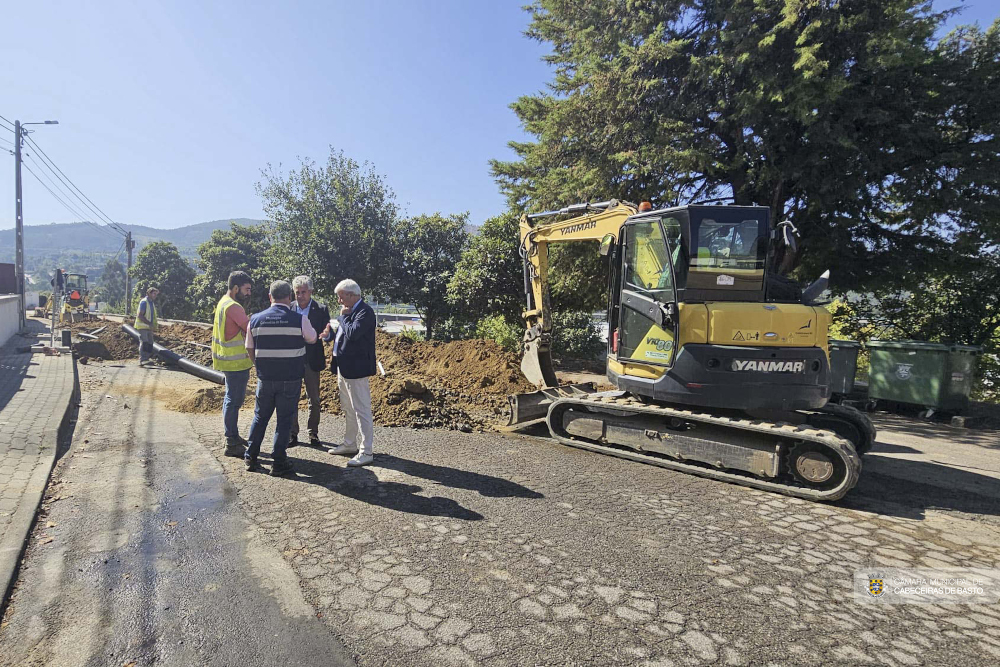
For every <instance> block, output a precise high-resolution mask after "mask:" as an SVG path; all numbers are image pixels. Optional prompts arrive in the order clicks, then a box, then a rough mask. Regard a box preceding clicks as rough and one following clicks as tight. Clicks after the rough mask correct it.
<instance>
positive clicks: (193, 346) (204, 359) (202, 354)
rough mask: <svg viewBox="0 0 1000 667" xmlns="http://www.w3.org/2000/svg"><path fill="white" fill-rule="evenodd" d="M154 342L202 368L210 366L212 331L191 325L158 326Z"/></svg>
mask: <svg viewBox="0 0 1000 667" xmlns="http://www.w3.org/2000/svg"><path fill="white" fill-rule="evenodd" d="M154 338H155V339H156V342H157V343H159V344H160V345H162V346H163V347H166V348H169V349H171V350H173V351H174V352H176V353H177V354H179V355H181V356H182V357H187V358H188V359H190V360H191V361H193V362H195V363H196V364H201V365H202V366H209V367H210V366H211V365H212V349H211V347H206V346H210V345H211V344H212V330H211V329H209V328H207V327H198V326H194V325H192V324H171V325H170V326H160V328H159V330H158V331H157V332H156V335H155V336H154Z"/></svg>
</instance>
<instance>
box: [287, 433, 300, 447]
mask: <svg viewBox="0 0 1000 667" xmlns="http://www.w3.org/2000/svg"><path fill="white" fill-rule="evenodd" d="M301 444H302V443H301V442H299V438H298V436H295V437H292V438H291V439H289V441H288V444H287V445H285V449H291V448H292V447H298V446H299V445H301Z"/></svg>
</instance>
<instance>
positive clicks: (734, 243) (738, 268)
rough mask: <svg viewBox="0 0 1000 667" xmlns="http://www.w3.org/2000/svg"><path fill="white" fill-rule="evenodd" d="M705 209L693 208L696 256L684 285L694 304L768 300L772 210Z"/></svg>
mask: <svg viewBox="0 0 1000 667" xmlns="http://www.w3.org/2000/svg"><path fill="white" fill-rule="evenodd" d="M701 208H702V209H703V210H698V209H695V208H694V207H692V210H691V223H690V224H691V229H690V232H689V243H690V246H691V252H690V253H689V255H690V256H689V257H688V258H687V259H688V262H687V267H686V274H685V279H684V280H683V281H682V284H680V285H679V287H681V288H682V289H684V291H685V296H686V297H687V298H688V299H690V300H693V301H702V300H706V301H711V300H730V301H731V300H762V299H763V293H764V265H765V262H766V260H767V244H768V239H769V238H770V236H769V234H770V231H769V228H768V219H767V212H766V211H767V209H762V208H761V207H721V206H719V207H716V206H712V207H701ZM754 293H756V295H754ZM686 300H687V299H686Z"/></svg>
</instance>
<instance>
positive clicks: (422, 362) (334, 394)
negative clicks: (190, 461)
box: [171, 331, 533, 431]
mask: <svg viewBox="0 0 1000 667" xmlns="http://www.w3.org/2000/svg"><path fill="white" fill-rule="evenodd" d="M192 333H194V332H187V334H186V335H190V334H192ZM172 335H173V336H174V337H175V339H179V338H180V337H176V335H175V334H172ZM184 340H196V339H195V338H192V337H187V338H184ZM327 347H328V349H327V359H328V360H329V356H330V354H331V350H330V349H329V346H327ZM375 347H376V355H377V357H378V360H379V361H380V362H381V363H382V367H383V368H384V369H385V372H386V374H385V376H382V375H376V376H374V377H372V378H371V391H372V415H373V417H374V419H375V423H376V424H379V425H381V426H409V427H415V428H421V427H430V428H448V429H459V430H463V431H467V430H483V429H489V428H492V427H494V426H495V425H497V424H499V423H500V422H502V421H504V418H505V415H506V410H507V395H508V394H511V393H517V392H522V391H531V390H532V389H533V387H532V386H531V385H530V384H528V382H527V380H525V379H524V377H523V376H522V375H521V371H520V370H519V368H518V363H519V362H518V359H517V357H515V356H514V355H512V354H510V353H509V352H506V351H504V350H503V349H502V348H501V347H500V346H499V345H497V344H496V343H494V342H493V341H487V340H462V341H454V342H450V343H440V342H436V341H431V342H415V341H411V340H408V339H406V338H402V337H399V336H392V335H389V334H385V333H382V332H381V331H380V332H378V333H377V334H376V338H375ZM256 383H257V378H256V375H255V373H254V371H253V370H252V369H251V371H250V382H249V385H248V387H247V400H246V402H245V403H244V405H245V407H248V408H252V407H253V392H254V387H255V386H256ZM223 394H224V390H223V388H222V387H206V388H203V389H199V390H197V391H196V392H193V393H192V394H191V395H190V396H187V397H185V398H184V399H183V400H181V401H178V402H176V403H174V404H173V405H171V407H172V408H173V409H175V410H179V411H181V412H215V411H218V410H221V409H222V397H223ZM304 395H305V392H303V396H304ZM320 401H321V404H322V406H323V410H324V411H325V412H329V413H332V414H341V412H342V410H341V407H340V396H339V393H338V391H337V377H336V376H335V375H334V374H332V373H330V372H328V371H325V370H324V371H323V372H322V373H321V374H320ZM308 405H309V403H308V400H307V399H305V398H303V400H302V401H301V402H300V403H299V407H300V408H301V409H307V408H308Z"/></svg>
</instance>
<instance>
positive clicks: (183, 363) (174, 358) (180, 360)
mask: <svg viewBox="0 0 1000 667" xmlns="http://www.w3.org/2000/svg"><path fill="white" fill-rule="evenodd" d="M122 330H123V331H124V332H125V333H127V334H128V335H130V336H132V337H133V338H135V340H136V342H138V343H139V344H140V345H141V344H142V341H141V340H140V338H139V332H138V331H136V330H135V329H134V328H132V327H131V326H129V325H128V324H124V323H123V324H122ZM153 352H155V353H156V356H158V357H159V358H160V359H162V360H163V361H166V362H169V363H171V364H176V365H177V366H178V367H180V368H181V370H183V371H185V372H187V373H190V374H191V375H195V376H197V377H200V378H202V379H203V380H208V381H209V382H214V383H215V384H223V385H224V384H226V376H225V375H223V374H222V373H220V372H219V371H216V370H212V369H211V368H206V367H205V366H202V365H201V364H196V363H194V362H193V361H191V360H190V359H187V358H185V357H182V356H181V355H179V354H177V353H176V352H174V351H173V350H171V349H169V348H166V347H163V346H162V345H160V344H159V343H153Z"/></svg>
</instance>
